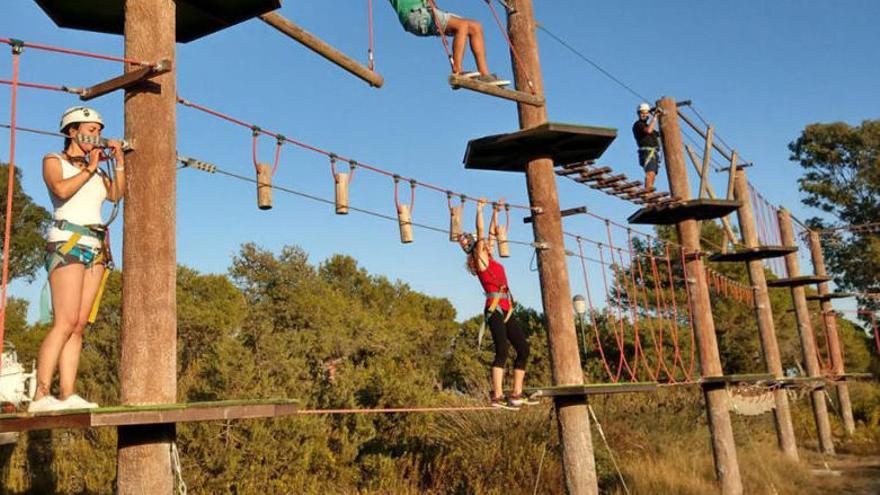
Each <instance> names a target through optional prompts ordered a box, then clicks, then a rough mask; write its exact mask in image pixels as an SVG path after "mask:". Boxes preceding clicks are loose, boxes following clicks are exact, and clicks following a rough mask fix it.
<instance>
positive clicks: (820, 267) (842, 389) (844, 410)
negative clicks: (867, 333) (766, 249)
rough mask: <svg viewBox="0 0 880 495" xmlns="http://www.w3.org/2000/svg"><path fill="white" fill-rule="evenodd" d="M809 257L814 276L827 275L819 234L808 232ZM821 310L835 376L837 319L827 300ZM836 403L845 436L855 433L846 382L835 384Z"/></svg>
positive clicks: (839, 356) (840, 369)
mask: <svg viewBox="0 0 880 495" xmlns="http://www.w3.org/2000/svg"><path fill="white" fill-rule="evenodd" d="M810 256H811V257H812V259H813V271H815V272H816V275H828V272H827V271H826V270H825V255H824V254H823V253H822V243H821V242H820V241H819V233H818V232H813V231H810ZM828 292H829V291H828V282H822V283H821V284H819V295H820V296H824V295H826V294H828ZM819 304H820V308H821V309H822V321H824V322H825V331H826V332H828V346H829V347H830V349H829V353H830V354H831V372H832V373H834V374H835V375H842V374H844V366H843V353H842V352H841V351H840V335H839V334H838V333H837V319H836V318H835V317H834V308H832V307H831V301H830V300H828V299H821V300H820V303H819ZM837 401H838V402H839V403H840V415H841V418H842V419H843V429H844V431H846V434H847V435H852V434H853V433H855V432H856V423H855V420H854V419H853V413H852V402H851V401H850V399H849V386H847V384H846V382H839V383H837Z"/></svg>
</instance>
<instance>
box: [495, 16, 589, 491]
mask: <svg viewBox="0 0 880 495" xmlns="http://www.w3.org/2000/svg"><path fill="white" fill-rule="evenodd" d="M507 3H508V4H510V6H511V7H512V8H511V9H509V10H508V11H507V28H508V33H509V38H510V44H511V47H512V48H513V49H512V50H511V59H512V60H511V62H512V64H513V72H514V80H515V81H516V87H517V88H526V87H529V82H531V83H532V85H533V87H534V90H535V92H536V93H538V94H542V93H543V88H544V83H543V80H542V77H541V63H540V59H539V57H538V42H537V39H536V36H535V25H536V23H535V13H534V10H533V8H532V1H531V0H508V2H507ZM514 50H515V51H516V52H517V53H519V56H516V55H514ZM517 113H518V115H519V125H520V128H523V129H527V128H531V127H536V126H539V125H541V124H544V123H545V122H547V109H546V107H544V106H534V105H529V104H527V103H524V102H521V103H520V104H519V105H517ZM548 155H549V153H548ZM525 172H526V184H527V187H528V191H529V201H530V205H531V206H532V207H539V208H542V209H543V211H544V213H543V214H541V215H538V216H536V217H535V221H534V222H533V224H532V228H533V233H534V238H535V240H536V241H538V242H544V243H547V249H539V250H537V251H536V253H535V256H536V257H537V260H538V279H539V280H540V283H541V303H542V306H543V310H544V321H545V323H546V327H547V332H546V333H547V346H548V350H549V354H550V356H549V358H550V359H549V361H550V369H551V376H552V380H553V385H577V384H582V383H583V380H584V372H583V368H582V367H581V357H580V352H579V351H578V337H577V332H576V330H575V323H574V318H572V310H571V286H570V285H569V279H568V270H567V268H566V267H567V259H566V257H565V247H564V238H563V233H562V218H561V216H560V214H559V194H558V191H557V188H556V180H555V176H554V173H553V161H552V160H551V159H549V158H536V159H532V160H530V161H529V162H528V163H527V164H526V166H525ZM553 405H554V407H555V411H556V425H557V431H558V434H559V441H560V443H561V445H562V452H561V455H560V457H561V460H562V474H563V479H564V482H565V491H566V493H567V494H568V495H595V494H598V493H599V483H598V477H597V474H596V458H595V455H594V451H593V441H592V431H591V429H590V416H589V412H588V409H587V406H588V402H587V397H586V395H574V396H567V397H555V398H554V400H553Z"/></svg>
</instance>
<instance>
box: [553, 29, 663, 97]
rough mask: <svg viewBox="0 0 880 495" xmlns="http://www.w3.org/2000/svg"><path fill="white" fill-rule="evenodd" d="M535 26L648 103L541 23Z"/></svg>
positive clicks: (639, 94) (640, 95)
mask: <svg viewBox="0 0 880 495" xmlns="http://www.w3.org/2000/svg"><path fill="white" fill-rule="evenodd" d="M537 26H538V29H540V30H541V31H544V32H545V33H547V35H548V36H550V37H551V38H553V39H554V40H556V42H557V43H559V44H560V45H562V46H564V47H565V48H568V49H569V51H571V52H572V53H574V54H575V55H576V56H577V57H578V58H580V59H581V60H583V61H584V62H586V63H588V64H590V65H592V66H593V68H595V69H596V70H598V71H599V72H601V73H602V74H604V75H605V76H606V77H607V78H608V79H611V80H612V81H614V82H615V83H617V84H618V85H619V86H620V87H622V88H623V89H625V90H627V91H629V92H630V93H632V94H633V95H635V97H636V98H638V99H640V100H642V101H648V98H647V97H646V96H644V95H642V94H641V93H639V92H638V91H636V90H634V89H633V88H632V87H630V86H629V85H628V84H626V83H625V82H623V81H621V80H620V79H618V78H617V77H616V76H615V75H614V74H612V73H610V72H608V71H607V70H605V69H603V68H602V66H601V65H599V64H597V63H596V62H593V61H592V60H590V58H589V57H587V56H586V55H584V54H583V53H582V52H580V51H579V50H578V49H577V48H575V47H573V46H571V45H570V44H569V43H567V42H566V41H565V40H563V39H562V38H560V37H559V36H557V35H556V34H554V33H553V32H552V31H550V30H549V29H547V28H546V27H544V25H543V24H542V23H540V22H539V23H537Z"/></svg>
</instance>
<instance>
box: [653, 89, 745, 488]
mask: <svg viewBox="0 0 880 495" xmlns="http://www.w3.org/2000/svg"><path fill="white" fill-rule="evenodd" d="M657 107H659V108H661V109H662V110H663V112H662V113H661V114H660V128H661V129H662V131H663V132H662V133H661V136H662V139H663V155H664V157H665V160H666V174H667V176H668V180H669V192H670V194H672V195H673V196H675V197H677V198H680V199H682V200H688V199H690V197H691V192H690V185H689V184H688V176H687V168H686V165H685V160H684V151H683V147H682V143H681V127H680V126H679V123H678V107H677V106H676V104H675V100H674V99H672V98H669V97H664V98H662V99H661V100H659V101H657ZM676 230H677V231H678V239H679V242H680V243H681V245H682V249H684V251H685V257H686V262H685V272H686V273H685V276H686V277H687V280H688V291H689V293H690V297H691V301H692V305H693V308H692V311H693V319H694V328H695V330H696V331H695V335H696V339H697V345H698V348H699V358H700V368H701V369H702V375H703V376H704V377H714V376H722V375H723V374H724V373H723V371H722V369H721V358H720V357H719V354H718V341H717V339H716V336H715V322H714V321H713V320H712V305H711V301H710V299H709V287H708V286H707V285H706V272H705V269H704V268H703V260H702V258H701V257H700V256H699V252H700V232H699V230H698V228H697V221H696V220H692V219H691V220H684V221H682V222H679V223H678V224H677V225H676ZM703 396H704V397H705V401H706V414H707V416H708V419H709V431H710V433H711V435H712V453H713V455H714V457H715V475H716V476H717V477H718V481H719V483H720V485H721V493H722V494H724V495H734V494H735V495H739V494H741V493H742V492H743V486H742V480H741V479H740V474H739V462H738V460H737V456H736V444H735V443H734V440H733V426H732V425H731V423H730V411H729V410H728V404H727V391H726V390H725V389H724V388H723V387H722V388H719V387H708V386H707V387H704V388H703Z"/></svg>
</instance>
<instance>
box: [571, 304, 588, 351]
mask: <svg viewBox="0 0 880 495" xmlns="http://www.w3.org/2000/svg"><path fill="white" fill-rule="evenodd" d="M571 303H572V306H574V312H575V314H576V315H577V320H576V321H577V328H578V330H580V332H581V342H582V343H583V345H584V353H583V356H584V357H586V355H587V334H586V332H585V331H584V317H585V316H586V314H587V301H585V300H584V296H582V295H580V294H575V296H574V297H573V298H572V299H571Z"/></svg>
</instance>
